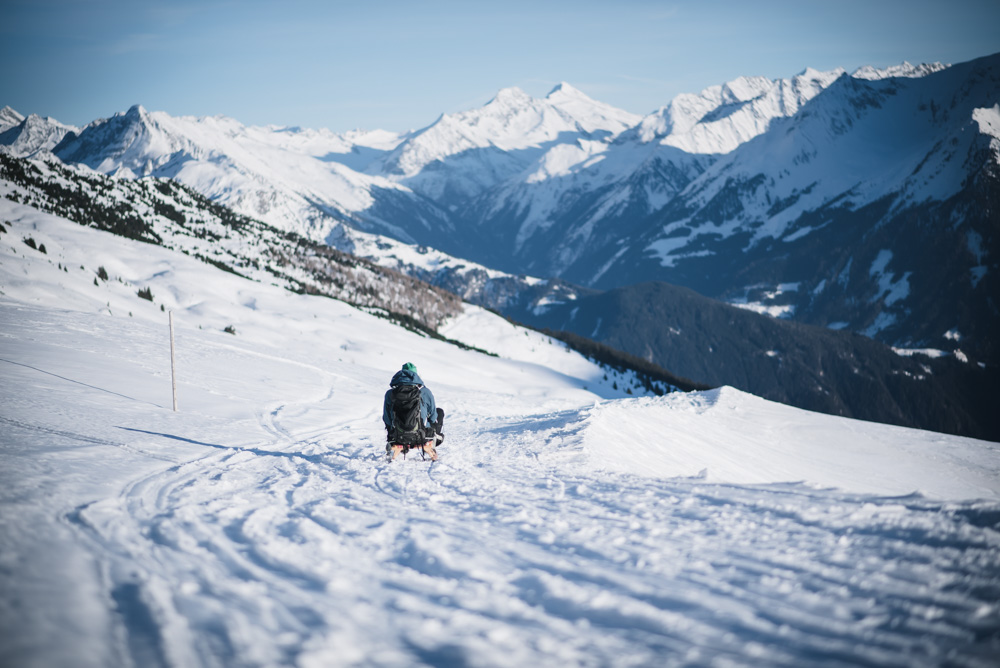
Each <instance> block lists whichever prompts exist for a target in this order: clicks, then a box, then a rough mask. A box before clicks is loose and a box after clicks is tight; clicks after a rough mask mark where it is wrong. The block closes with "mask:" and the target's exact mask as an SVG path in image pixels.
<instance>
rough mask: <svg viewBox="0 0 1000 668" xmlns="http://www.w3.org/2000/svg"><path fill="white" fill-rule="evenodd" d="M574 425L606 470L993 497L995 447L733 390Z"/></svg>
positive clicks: (624, 406) (635, 402)
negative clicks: (582, 426)
mask: <svg viewBox="0 0 1000 668" xmlns="http://www.w3.org/2000/svg"><path fill="white" fill-rule="evenodd" d="M586 422H587V426H586V428H585V429H583V430H582V439H583V444H584V446H585V447H586V449H587V451H588V453H589V454H590V455H591V456H592V457H594V458H595V459H596V460H597V461H599V462H601V465H602V466H603V467H604V468H605V469H606V470H609V471H620V472H626V473H634V474H638V475H644V476H653V477H664V478H671V477H702V478H704V479H705V480H708V481H711V482H722V483H735V484H741V485H745V484H749V485H755V484H756V485H759V484H771V483H777V482H801V483H805V484H807V485H809V486H812V487H832V488H838V489H843V490H847V491H852V492H858V493H867V494H883V495H896V496H898V495H907V494H914V493H919V494H922V495H925V496H928V497H931V498H938V499H969V498H982V499H991V500H997V499H1000V445H997V444H993V443H987V442H984V441H978V440H975V439H969V438H962V437H958V436H948V435H944V434H932V433H929V432H923V431H919V430H915V429H907V428H903V427H894V426H890V425H876V424H872V423H867V422H860V421H857V420H849V419H846V418H839V417H834V416H828V415H820V414H816V413H810V412H808V411H804V410H801V409H798V408H793V407H791V406H786V405H784V404H779V403H775V402H772V401H767V400H765V399H761V398H760V397H755V396H753V395H751V394H747V393H745V392H741V391H739V390H736V389H733V388H731V387H723V388H720V389H716V390H711V391H708V392H698V393H691V394H674V395H669V396H666V397H662V398H643V399H630V400H623V401H615V402H607V403H602V404H600V405H599V406H597V407H595V408H593V409H592V410H591V411H590V412H589V415H588V417H587V420H586Z"/></svg>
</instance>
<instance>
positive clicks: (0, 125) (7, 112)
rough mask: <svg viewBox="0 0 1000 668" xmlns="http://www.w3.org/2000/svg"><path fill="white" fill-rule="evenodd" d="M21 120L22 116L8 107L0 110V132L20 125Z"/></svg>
mask: <svg viewBox="0 0 1000 668" xmlns="http://www.w3.org/2000/svg"><path fill="white" fill-rule="evenodd" d="M23 120H24V116H23V115H22V114H20V113H19V112H17V111H16V110H15V109H12V108H11V107H10V106H5V107H4V108H3V109H0V132H3V131H4V130H6V129H7V128H12V127H14V126H15V125H20V123H21V121H23Z"/></svg>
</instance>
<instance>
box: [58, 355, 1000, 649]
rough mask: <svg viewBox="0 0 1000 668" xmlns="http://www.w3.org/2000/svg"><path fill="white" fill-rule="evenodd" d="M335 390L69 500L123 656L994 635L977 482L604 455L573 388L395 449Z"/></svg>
mask: <svg viewBox="0 0 1000 668" xmlns="http://www.w3.org/2000/svg"><path fill="white" fill-rule="evenodd" d="M314 369H315V368H314ZM315 371H316V372H317V373H319V374H321V376H322V374H323V373H324V372H322V371H321V370H319V369H315ZM321 380H325V381H329V380H330V379H329V378H321ZM316 386H318V387H330V386H331V384H330V383H329V382H326V383H322V382H321V383H317V385H316ZM333 401H334V394H333V393H332V392H330V393H326V394H324V395H321V396H320V395H317V396H316V397H313V398H307V399H306V400H304V401H302V402H299V403H274V404H271V405H268V406H266V407H265V408H264V409H262V410H261V412H260V413H259V414H258V418H259V422H260V428H261V431H262V432H263V434H264V435H265V439H264V440H263V441H262V442H260V443H259V444H256V445H253V446H247V447H242V448H227V447H222V446H216V448H217V449H216V450H213V451H212V452H210V453H208V454H207V455H206V456H204V457H202V458H200V459H196V460H194V461H189V462H187V463H184V464H179V465H176V466H172V467H170V468H168V469H165V470H162V471H159V472H157V473H154V474H153V475H151V476H149V477H146V478H143V479H141V480H139V481H137V482H135V483H133V484H131V485H129V486H128V487H126V488H125V489H124V491H123V492H122V494H121V495H120V497H119V498H118V499H114V500H105V501H99V502H96V503H94V504H92V505H87V506H84V507H81V508H77V509H75V510H73V511H72V512H71V513H69V514H68V515H67V517H66V519H67V521H68V522H69V523H70V524H71V525H73V526H74V527H77V528H78V529H80V530H81V531H82V533H83V535H84V536H85V537H86V540H87V541H88V542H89V543H90V544H91V545H92V547H93V548H94V549H95V551H96V552H98V553H101V554H104V555H106V574H105V577H106V580H107V587H108V590H109V592H110V595H111V597H112V598H113V599H114V601H115V603H116V607H117V610H118V611H119V612H120V613H121V617H122V620H123V627H124V628H123V631H124V633H123V635H124V637H123V638H121V639H120V652H121V655H122V663H123V664H124V665H127V664H128V663H130V662H132V663H134V664H135V665H142V666H157V665H164V666H166V665H175V666H179V665H184V666H199V665H205V666H231V665H303V666H320V665H322V666H331V665H362V664H363V665H384V666H395V665H398V666H410V665H459V666H461V665H470V666H472V665H475V666H523V665H543V664H544V665H595V666H597V665H707V664H711V665H772V666H774V665H778V666H782V665H784V666H801V665H807V664H812V665H820V664H821V665H845V666H846V665H851V666H858V665H872V666H934V665H943V664H949V665H968V666H991V665H996V657H997V656H998V655H1000V653H998V652H1000V606H998V601H1000V533H998V530H1000V507H998V506H997V505H996V504H992V503H972V502H969V503H948V504H941V503H935V502H933V501H931V500H927V499H924V498H922V497H920V496H910V497H902V498H881V497H871V496H864V495H851V494H845V493H842V492H837V491H833V490H822V489H811V488H807V487H804V486H801V485H795V484H787V485H763V486H740V485H727V484H709V483H706V482H705V481H704V480H701V479H697V478H694V479H676V480H664V481H653V482H651V481H650V480H648V479H640V478H633V477H629V476H626V475H619V474H608V473H603V472H599V471H596V470H595V469H594V467H593V465H592V464H591V465H588V464H587V462H586V458H585V456H584V454H583V453H581V452H579V451H577V450H574V448H573V447H571V446H566V445H564V444H565V443H566V442H567V440H566V439H565V438H562V437H563V436H565V435H566V434H571V433H573V432H574V430H577V429H579V428H580V426H579V424H578V421H577V420H576V419H575V418H574V417H573V416H574V415H577V414H575V413H573V412H569V413H555V414H549V415H542V416H538V417H536V418H525V417H523V416H518V417H512V418H509V419H508V420H506V421H505V420H503V419H500V420H496V421H492V422H491V425H493V426H492V427H491V428H490V429H487V430H480V429H479V428H478V420H477V419H476V418H475V416H473V415H462V414H461V413H460V412H458V411H456V413H457V415H451V416H450V417H449V422H448V423H446V426H447V427H448V428H446V433H447V439H446V441H445V443H444V444H442V446H441V450H440V452H441V455H442V459H441V460H440V461H439V462H437V463H434V464H431V463H430V462H423V461H420V459H419V457H417V458H416V459H414V458H413V457H410V458H409V459H407V460H406V461H402V462H396V463H393V464H391V465H390V464H387V463H386V462H384V461H383V458H382V457H381V452H382V443H381V442H379V440H378V432H377V431H374V430H373V429H372V424H373V423H374V421H375V420H377V416H376V415H375V414H374V412H373V414H372V415H369V416H366V417H365V419H355V420H352V421H348V422H339V423H338V422H332V423H331V422H330V421H329V416H330V415H334V413H333V411H332V410H331V408H330V405H331V404H332V403H333ZM498 422H499V423H501V426H500V427H497V426H496V424H497V423H498ZM525 430H527V431H529V432H535V433H534V434H533V435H532V437H530V438H528V437H526V436H525V435H524V434H525V433H526V431H525ZM540 434H541V435H543V436H544V438H543V439H541V440H542V442H545V443H546V444H547V449H546V450H545V451H543V452H535V451H533V450H537V444H538V442H539V439H538V436H539V435H540ZM532 443H534V448H532V447H531V445H530V444H532ZM345 611H349V613H345Z"/></svg>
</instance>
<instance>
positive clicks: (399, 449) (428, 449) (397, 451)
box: [385, 439, 438, 462]
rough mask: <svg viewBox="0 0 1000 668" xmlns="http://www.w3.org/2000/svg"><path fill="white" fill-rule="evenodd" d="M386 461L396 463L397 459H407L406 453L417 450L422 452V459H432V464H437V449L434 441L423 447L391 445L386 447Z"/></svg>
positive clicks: (400, 444)
mask: <svg viewBox="0 0 1000 668" xmlns="http://www.w3.org/2000/svg"><path fill="white" fill-rule="evenodd" d="M385 450H386V459H387V460H388V461H390V462H394V461H396V457H398V456H399V455H403V459H406V453H408V452H409V451H410V450H417V451H419V452H420V459H427V458H428V457H430V460H431V461H432V462H436V461H437V459H438V455H437V449H436V448H435V447H434V439H431V440H429V441H427V442H426V443H424V444H423V445H406V444H402V443H389V444H388V445H386V446H385Z"/></svg>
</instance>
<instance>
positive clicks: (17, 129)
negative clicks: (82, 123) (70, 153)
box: [0, 107, 78, 157]
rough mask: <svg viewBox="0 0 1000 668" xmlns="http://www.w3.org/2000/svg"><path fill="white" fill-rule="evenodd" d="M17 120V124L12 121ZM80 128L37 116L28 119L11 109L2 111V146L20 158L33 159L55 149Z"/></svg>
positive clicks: (0, 125) (0, 134)
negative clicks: (68, 135) (67, 136)
mask: <svg viewBox="0 0 1000 668" xmlns="http://www.w3.org/2000/svg"><path fill="white" fill-rule="evenodd" d="M18 118H20V120H17V122H16V123H13V122H12V121H15V120H16V119H18ZM77 131H78V128H76V127H74V126H72V125H65V124H63V123H60V122H59V121H57V120H55V119H54V118H42V117H41V116H38V115H37V114H29V115H28V117H27V118H21V115H20V114H18V113H17V112H15V111H14V110H13V109H11V108H10V107H4V109H3V110H2V111H0V146H6V147H7V149H6V150H7V151H9V152H10V153H12V154H13V155H17V156H20V157H31V156H34V155H37V154H39V153H42V152H49V151H51V150H52V149H53V148H55V146H56V144H58V143H59V142H60V141H62V139H63V138H64V137H65V136H66V135H67V134H69V133H70V132H77Z"/></svg>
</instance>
